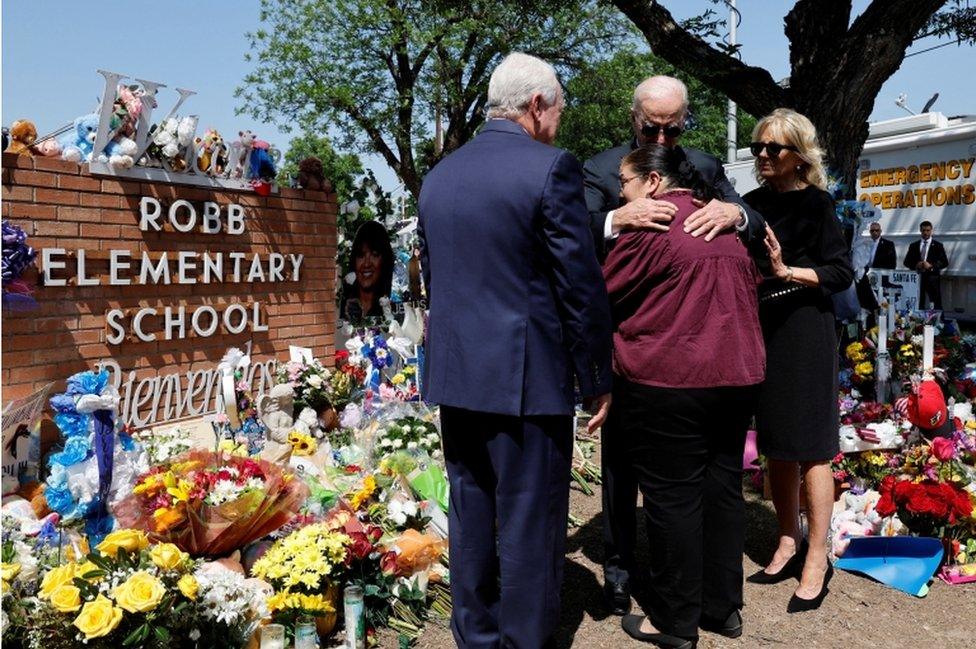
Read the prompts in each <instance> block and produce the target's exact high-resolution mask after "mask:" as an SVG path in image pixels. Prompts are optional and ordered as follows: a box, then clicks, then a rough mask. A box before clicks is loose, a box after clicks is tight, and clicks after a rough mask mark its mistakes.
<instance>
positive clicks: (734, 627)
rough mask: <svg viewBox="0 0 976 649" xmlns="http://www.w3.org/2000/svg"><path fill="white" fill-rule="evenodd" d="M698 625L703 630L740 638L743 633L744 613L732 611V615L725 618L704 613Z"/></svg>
mask: <svg viewBox="0 0 976 649" xmlns="http://www.w3.org/2000/svg"><path fill="white" fill-rule="evenodd" d="M698 627H699V628H700V629H702V630H703V631H709V632H711V633H717V634H719V635H724V636H725V637H726V638H738V637H739V636H741V635H742V613H740V612H739V611H732V615H730V616H728V617H727V618H726V619H725V620H719V619H717V618H713V617H708V616H707V615H702V617H701V621H700V622H699V623H698Z"/></svg>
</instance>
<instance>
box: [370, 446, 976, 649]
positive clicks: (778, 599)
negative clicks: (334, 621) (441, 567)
mask: <svg viewBox="0 0 976 649" xmlns="http://www.w3.org/2000/svg"><path fill="white" fill-rule="evenodd" d="M596 457H597V458H598V457H599V453H597V454H596ZM595 491H596V493H595V494H594V495H592V496H587V495H585V494H584V493H583V492H582V491H581V490H579V489H578V488H577V487H576V486H575V485H574V487H573V490H572V494H571V501H570V509H571V512H572V513H573V514H574V515H575V516H576V517H577V518H578V519H579V520H582V521H584V524H583V525H582V526H581V527H578V528H570V530H569V539H568V544H567V554H566V569H565V579H564V583H563V589H562V620H561V623H560V626H559V631H558V633H557V641H558V646H559V647H560V649H568V648H569V647H577V648H581V649H611V648H613V649H618V648H621V649H626V648H629V647H634V648H636V647H647V646H650V645H647V644H644V643H641V642H637V641H635V640H632V639H630V638H629V637H628V636H627V635H626V634H625V633H624V632H623V630H622V629H621V628H620V618H618V617H615V616H612V615H609V614H608V611H607V610H606V608H605V607H604V605H603V597H602V584H603V572H602V570H601V568H600V566H601V561H602V553H603V548H602V541H601V523H600V494H599V488H597V489H596V490H595ZM746 494H747V496H746V498H747V508H746V556H745V557H743V565H744V567H745V573H746V574H749V573H751V572H753V571H755V570H758V569H759V567H760V565H761V564H762V563H763V562H765V561H766V560H767V559H768V558H769V557H770V556H771V555H772V551H773V546H772V541H773V539H774V536H775V530H776V521H775V518H774V516H773V511H772V505H771V504H770V503H768V502H765V501H763V500H762V498H761V497H760V496H759V495H757V494H755V493H753V492H751V491H750V490H748V489H747V490H746ZM641 527H643V526H642V525H641ZM638 548H639V553H638V560H639V561H644V563H645V565H646V558H647V551H648V550H647V539H646V538H645V537H643V536H642V538H640V539H639V541H638ZM794 588H795V582H792V581H791V582H784V583H781V584H777V585H773V586H760V585H755V584H749V583H747V584H746V585H745V601H746V606H745V609H744V610H743V617H744V619H745V629H744V633H743V636H742V637H741V638H739V639H736V640H729V639H727V638H723V637H721V636H717V635H713V634H710V633H706V632H702V635H701V639H700V641H699V643H698V646H699V648H700V649H714V648H720V647H721V648H732V647H734V648H736V649H743V648H746V647H749V648H751V647H784V648H785V647H804V648H806V647H824V648H830V649H841V648H844V649H848V648H851V647H865V648H871V649H881V648H884V649H889V648H900V647H938V648H939V649H955V648H959V649H964V648H965V649H972V648H973V647H976V583H971V584H966V585H961V586H949V585H947V584H945V583H943V582H941V581H939V580H936V581H934V582H933V583H932V584H931V588H930V592H929V594H928V596H927V597H924V598H921V599H919V598H915V597H911V596H909V595H906V594H904V593H902V592H900V591H896V590H894V589H891V588H888V587H886V586H882V585H881V584H878V583H876V582H873V581H871V580H869V579H866V578H864V577H859V576H857V575H853V574H850V573H846V572H844V571H841V570H838V571H837V572H836V573H835V575H834V578H833V580H832V581H831V583H830V594H829V595H828V597H827V599H826V600H825V601H824V604H823V606H821V608H820V609H819V610H817V611H812V612H809V613H803V614H796V615H789V614H787V612H786V603H787V601H788V600H789V598H790V595H791V594H792V591H793V589H794ZM643 595H644V594H643V592H642V591H641V590H640V588H639V587H638V590H637V592H636V593H635V599H636V602H637V604H639V602H640V601H641V599H642V597H643ZM634 610H635V612H636V611H637V610H638V607H637V606H635V609H634ZM381 646H382V647H384V648H389V649H393V648H395V647H397V642H396V639H395V637H393V636H390V635H387V634H383V637H382V645H381ZM417 646H418V647H420V648H421V649H435V648H436V649H441V648H448V647H453V646H454V641H453V638H452V636H451V633H450V630H449V629H447V628H445V627H443V626H440V625H438V624H436V623H434V622H429V623H428V624H427V627H426V629H425V630H424V634H423V636H422V637H421V639H420V642H418V644H417Z"/></svg>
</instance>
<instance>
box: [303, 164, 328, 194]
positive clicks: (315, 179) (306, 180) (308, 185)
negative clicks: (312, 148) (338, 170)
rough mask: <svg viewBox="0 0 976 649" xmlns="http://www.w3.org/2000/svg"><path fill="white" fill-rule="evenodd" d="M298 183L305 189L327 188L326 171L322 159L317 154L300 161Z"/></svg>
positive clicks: (319, 189)
mask: <svg viewBox="0 0 976 649" xmlns="http://www.w3.org/2000/svg"><path fill="white" fill-rule="evenodd" d="M298 184H299V185H300V186H301V187H302V188H303V189H311V190H313V191H322V190H324V189H325V173H324V172H323V169H322V161H321V160H319V159H318V158H316V157H315V156H310V157H308V158H305V159H304V160H302V161H301V162H299V163H298Z"/></svg>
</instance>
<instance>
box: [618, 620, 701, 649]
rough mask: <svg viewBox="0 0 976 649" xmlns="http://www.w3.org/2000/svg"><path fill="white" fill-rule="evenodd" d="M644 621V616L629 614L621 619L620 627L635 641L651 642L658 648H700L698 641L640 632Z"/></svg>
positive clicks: (658, 633)
mask: <svg viewBox="0 0 976 649" xmlns="http://www.w3.org/2000/svg"><path fill="white" fill-rule="evenodd" d="M643 621H644V616H643V615H633V614H628V615H625V616H623V617H622V618H621V619H620V626H621V628H623V630H624V631H626V632H627V635H629V636H630V637H631V638H633V639H634V640H640V641H641V642H650V643H651V644H654V645H656V646H658V647H666V648H667V649H695V647H697V646H698V640H689V639H688V638H681V637H678V636H676V635H670V634H668V633H661V632H660V631H658V632H657V633H644V632H643V631H641V630H640V627H641V623H642V622H643Z"/></svg>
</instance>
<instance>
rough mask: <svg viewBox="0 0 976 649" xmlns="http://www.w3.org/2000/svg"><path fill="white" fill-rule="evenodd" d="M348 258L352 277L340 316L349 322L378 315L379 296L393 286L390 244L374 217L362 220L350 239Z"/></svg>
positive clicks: (379, 308)
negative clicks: (365, 220)
mask: <svg viewBox="0 0 976 649" xmlns="http://www.w3.org/2000/svg"><path fill="white" fill-rule="evenodd" d="M350 261H351V263H352V270H353V271H354V272H355V274H356V280H355V282H353V284H352V286H351V287H349V289H348V290H347V291H346V293H345V295H344V297H343V301H342V308H341V309H340V311H341V313H342V317H343V318H344V319H346V320H349V321H352V322H355V321H358V320H362V319H363V318H374V317H378V318H382V317H383V308H382V307H381V306H380V298H383V297H389V295H390V290H391V289H392V286H393V248H392V247H391V246H390V237H389V235H388V234H387V232H386V228H384V227H383V226H382V225H381V224H379V223H377V222H376V221H367V222H366V223H363V224H362V225H361V226H360V227H359V230H358V231H357V232H356V238H355V239H354V240H353V242H352V257H351V258H350Z"/></svg>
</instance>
